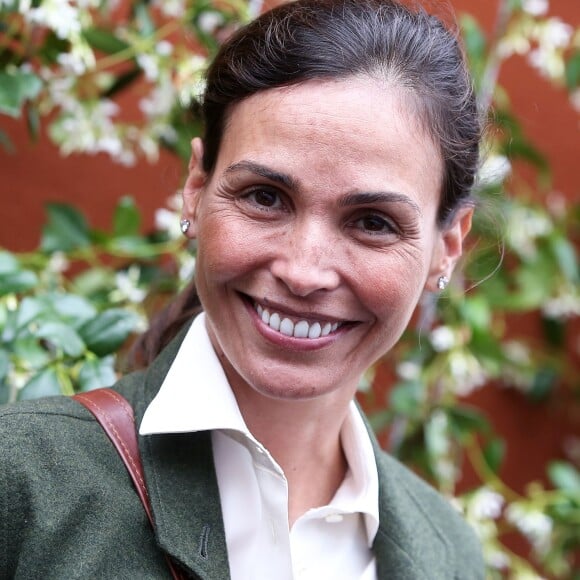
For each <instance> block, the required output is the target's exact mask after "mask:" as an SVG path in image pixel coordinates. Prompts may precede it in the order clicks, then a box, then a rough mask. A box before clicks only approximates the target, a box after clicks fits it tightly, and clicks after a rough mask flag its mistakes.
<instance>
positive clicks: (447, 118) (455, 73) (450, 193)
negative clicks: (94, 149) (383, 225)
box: [133, 0, 481, 365]
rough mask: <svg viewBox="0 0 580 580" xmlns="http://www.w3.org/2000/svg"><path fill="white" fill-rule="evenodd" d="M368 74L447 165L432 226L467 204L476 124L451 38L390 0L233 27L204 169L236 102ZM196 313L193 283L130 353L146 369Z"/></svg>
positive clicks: (215, 91) (279, 12)
mask: <svg viewBox="0 0 580 580" xmlns="http://www.w3.org/2000/svg"><path fill="white" fill-rule="evenodd" d="M355 76H361V77H364V76H367V77H370V78H376V79H378V80H381V81H385V82H384V86H385V90H403V91H405V95H408V96H409V101H408V104H410V105H411V106H413V107H414V109H413V110H412V113H414V114H416V115H417V118H418V119H419V120H420V122H421V124H422V126H423V128H424V129H425V130H426V131H427V132H428V134H429V135H430V137H431V138H432V139H433V141H434V142H435V143H436V144H438V145H439V150H440V153H441V156H442V159H443V162H444V175H443V176H442V181H441V183H442V186H441V199H440V204H439V210H438V215H437V219H438V224H439V227H444V226H445V224H446V223H447V222H448V221H449V220H450V219H451V217H452V216H453V214H454V211H455V210H456V209H457V208H458V207H460V206H461V205H462V204H464V203H466V202H467V201H468V200H469V199H470V194H471V188H472V186H473V183H474V179H475V174H476V171H477V167H478V162H479V141H480V138H481V126H480V122H479V117H478V110H477V104H476V99H475V95H474V92H473V89H472V85H471V80H470V77H469V74H468V72H467V67H466V64H465V59H464V57H463V53H462V50H461V47H460V45H459V43H458V41H457V38H456V36H455V34H454V33H453V32H451V31H450V30H448V29H447V28H446V27H445V26H444V24H443V23H442V22H441V20H439V19H438V18H436V17H435V16H431V15H429V14H427V12H426V11H425V10H424V9H422V8H421V7H417V8H410V7H408V6H406V5H404V4H402V3H400V2H398V1H397V0H296V1H294V2H289V3H286V4H282V5H280V6H278V7H277V8H274V9H273V10H271V11H269V12H266V13H264V14H263V15H262V16H260V17H259V18H257V19H256V20H254V21H253V22H251V23H249V24H248V25H246V26H244V27H243V28H241V29H239V30H238V31H237V32H236V33H235V34H234V35H232V36H231V37H230V38H229V40H227V41H226V42H225V44H223V45H222V47H221V49H220V50H219V52H218V54H217V55H216V57H215V59H214V60H213V62H212V64H211V66H210V67H209V69H208V72H207V75H206V89H205V92H204V95H203V99H202V102H201V103H200V105H199V106H198V107H197V108H198V109H199V110H200V111H201V117H202V121H203V124H204V157H203V166H204V170H205V171H206V172H207V173H208V174H211V173H212V172H213V170H214V168H215V165H216V162H217V158H218V154H219V151H220V146H221V142H222V139H223V136H224V132H225V129H226V126H227V123H228V119H229V116H230V115H231V114H232V112H233V110H234V107H235V105H236V104H238V103H239V102H241V101H242V100H244V99H246V98H248V97H250V96H251V95H254V94H256V93H259V92H261V91H266V90H268V89H274V88H278V87H284V86H290V85H296V84H299V83H304V82H307V81H311V80H341V79H346V78H348V77H355ZM199 309H200V304H199V301H198V299H197V296H196V294H195V288H194V283H193V282H192V284H191V285H190V286H188V287H187V288H186V289H185V290H184V292H183V293H182V294H181V295H180V296H179V297H178V298H177V299H176V300H175V301H174V302H173V303H172V304H170V306H169V307H168V308H167V309H166V310H165V311H164V312H163V313H162V314H161V315H160V316H158V317H157V320H156V321H155V322H154V323H153V324H152V327H151V329H150V330H149V331H148V332H147V333H146V334H145V335H143V336H142V337H141V339H140V340H139V341H138V343H137V344H136V345H135V348H134V351H133V355H134V356H133V358H134V362H135V363H136V364H137V365H145V364H148V363H149V362H151V360H152V359H153V358H154V357H155V356H156V355H157V354H158V353H159V351H160V350H161V349H162V348H163V347H164V346H165V345H166V344H167V343H168V342H169V341H170V340H171V338H172V337H173V336H174V335H175V334H176V332H177V331H178V329H179V328H180V327H181V326H182V325H183V324H184V323H185V322H186V320H187V319H188V318H190V317H191V316H192V314H193V313H195V312H196V311H198V310H199Z"/></svg>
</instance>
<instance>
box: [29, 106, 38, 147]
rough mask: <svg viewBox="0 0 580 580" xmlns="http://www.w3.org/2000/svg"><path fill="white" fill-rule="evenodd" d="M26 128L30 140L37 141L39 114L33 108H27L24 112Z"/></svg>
mask: <svg viewBox="0 0 580 580" xmlns="http://www.w3.org/2000/svg"><path fill="white" fill-rule="evenodd" d="M26 127H27V128H28V135H29V136H30V138H31V140H32V141H37V140H38V136H39V135H40V114H39V113H38V110H37V109H35V108H33V107H28V109H27V110H26Z"/></svg>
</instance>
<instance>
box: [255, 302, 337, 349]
mask: <svg viewBox="0 0 580 580" xmlns="http://www.w3.org/2000/svg"><path fill="white" fill-rule="evenodd" d="M244 304H245V305H246V308H247V310H248V313H249V314H250V318H251V319H252V322H253V323H254V326H255V327H256V329H257V330H258V332H259V333H260V334H261V335H262V336H263V337H264V338H265V339H267V340H268V341H269V342H272V343H274V344H276V345H277V346H281V347H284V348H287V349H290V350H299V351H303V352H304V351H311V350H319V349H321V348H325V347H327V346H329V345H330V344H332V343H334V342H335V341H336V340H337V339H338V338H339V337H340V335H341V334H343V332H344V329H341V328H339V329H338V330H335V331H334V332H332V333H330V334H328V335H327V336H321V337H320V338H296V337H295V336H286V335H285V334H282V333H281V332H278V331H276V330H274V329H273V328H270V327H269V326H268V325H267V324H264V322H263V321H262V319H261V318H260V316H258V313H257V312H256V309H255V308H254V306H253V304H250V303H248V301H247V300H244Z"/></svg>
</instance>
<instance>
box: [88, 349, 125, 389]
mask: <svg viewBox="0 0 580 580" xmlns="http://www.w3.org/2000/svg"><path fill="white" fill-rule="evenodd" d="M114 361H115V359H114V357H113V356H107V357H105V358H102V359H98V358H95V359H92V360H87V361H86V362H85V363H83V365H82V366H81V370H80V372H79V387H80V389H81V391H90V390H92V389H98V388H100V387H107V386H109V385H112V384H113V383H114V382H115V381H116V380H117V375H116V373H115V368H114Z"/></svg>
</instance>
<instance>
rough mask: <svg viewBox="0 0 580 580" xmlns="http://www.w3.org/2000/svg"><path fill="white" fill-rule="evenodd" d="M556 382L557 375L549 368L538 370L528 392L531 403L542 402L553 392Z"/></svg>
mask: <svg viewBox="0 0 580 580" xmlns="http://www.w3.org/2000/svg"><path fill="white" fill-rule="evenodd" d="M557 380H558V373H557V372H556V371H555V370H554V369H553V368H550V367H544V368H542V369H540V370H539V371H538V372H537V373H536V376H535V377H534V380H533V382H532V386H531V388H530V390H529V391H528V396H529V398H530V399H532V400H533V401H538V402H539V401H543V400H545V399H546V398H547V397H548V395H550V393H551V392H552V391H553V390H554V387H555V386H556V382H557Z"/></svg>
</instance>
